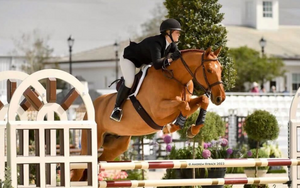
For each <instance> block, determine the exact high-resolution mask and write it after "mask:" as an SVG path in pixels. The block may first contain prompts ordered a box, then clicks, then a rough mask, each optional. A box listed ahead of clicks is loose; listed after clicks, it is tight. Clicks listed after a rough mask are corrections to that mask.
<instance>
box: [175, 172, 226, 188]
mask: <svg viewBox="0 0 300 188" xmlns="http://www.w3.org/2000/svg"><path fill="white" fill-rule="evenodd" d="M174 170H175V172H176V178H177V179H192V178H193V169H174ZM195 170H196V172H195V174H196V178H224V177H225V174H226V168H208V169H207V170H208V176H207V177H206V176H205V169H204V168H196V169H195ZM223 187H224V186H223V185H212V186H204V185H203V186H202V188H223Z"/></svg>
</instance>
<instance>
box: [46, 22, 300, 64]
mask: <svg viewBox="0 0 300 188" xmlns="http://www.w3.org/2000/svg"><path fill="white" fill-rule="evenodd" d="M226 29H227V31H228V34H227V39H228V42H227V46H228V47H229V48H238V47H241V46H248V47H249V48H253V49H255V50H257V51H261V46H260V45H259V40H260V39H261V38H262V37H264V39H265V40H266V41H267V44H266V47H265V53H266V54H269V55H275V56H278V57H282V58H295V59H299V58H300V51H299V50H298V47H299V45H300V26H280V27H279V29H278V30H272V31H265V30H257V29H254V28H250V27H242V26H226ZM128 44H129V40H126V41H123V42H120V47H119V52H121V51H123V49H124V48H125V47H126V46H127V45H128ZM89 60H90V61H97V60H98V61H100V60H108V61H109V60H111V61H114V60H115V49H114V45H113V44H112V45H107V46H101V47H99V48H94V49H91V50H87V51H83V52H80V53H76V54H73V55H72V61H87V62H88V61H89ZM50 62H69V56H66V57H63V58H58V59H53V60H51V61H50Z"/></svg>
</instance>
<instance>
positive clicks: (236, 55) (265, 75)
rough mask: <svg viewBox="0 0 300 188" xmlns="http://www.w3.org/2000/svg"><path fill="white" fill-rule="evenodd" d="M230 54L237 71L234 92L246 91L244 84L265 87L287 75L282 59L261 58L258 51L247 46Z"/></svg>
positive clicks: (235, 49)
mask: <svg viewBox="0 0 300 188" xmlns="http://www.w3.org/2000/svg"><path fill="white" fill-rule="evenodd" d="M229 53H230V55H231V57H232V58H233V60H234V62H235V69H236V71H237V79H236V87H235V88H234V89H233V90H232V91H240V92H242V91H245V86H244V84H245V83H247V82H250V83H252V82H258V83H260V84H261V85H263V84H264V83H265V82H266V81H271V80H272V79H274V78H276V77H278V76H283V75H284V73H285V70H284V69H283V67H284V63H283V62H282V60H281V59H280V58H276V57H268V56H266V55H264V56H263V57H261V56H260V53H259V52H258V51H256V50H254V49H251V48H248V47H247V46H243V47H240V48H233V49H230V51H229Z"/></svg>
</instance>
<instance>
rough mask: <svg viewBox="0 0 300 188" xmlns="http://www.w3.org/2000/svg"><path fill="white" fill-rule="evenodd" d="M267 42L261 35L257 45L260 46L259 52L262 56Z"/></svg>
mask: <svg viewBox="0 0 300 188" xmlns="http://www.w3.org/2000/svg"><path fill="white" fill-rule="evenodd" d="M266 44H267V41H266V40H265V39H264V37H261V39H260V41H259V45H260V47H261V54H262V56H264V54H265V46H266Z"/></svg>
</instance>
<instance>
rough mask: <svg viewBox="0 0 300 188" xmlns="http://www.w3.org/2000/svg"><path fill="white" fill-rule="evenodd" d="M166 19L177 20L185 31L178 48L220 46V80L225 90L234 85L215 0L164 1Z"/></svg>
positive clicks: (231, 66)
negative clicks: (166, 11) (166, 13)
mask: <svg viewBox="0 0 300 188" xmlns="http://www.w3.org/2000/svg"><path fill="white" fill-rule="evenodd" d="M164 5H165V6H166V8H167V10H168V16H167V17H169V18H175V19H177V20H178V21H179V22H180V23H181V26H182V29H183V31H184V32H182V33H181V36H180V44H179V48H180V49H189V48H197V49H203V50H205V49H207V48H209V47H212V48H213V49H214V50H215V49H217V48H219V47H220V46H222V51H221V54H220V55H219V57H218V58H219V61H220V63H221V64H222V66H223V72H222V74H223V75H222V80H223V82H224V83H225V84H224V86H225V89H227V90H228V89H230V88H233V87H234V85H235V78H236V71H235V69H234V64H233V61H232V59H231V58H230V57H229V54H228V47H226V43H227V36H226V34H227V31H226V28H225V27H224V26H222V25H221V21H222V20H223V19H224V14H223V13H220V12H219V11H220V8H221V5H220V4H219V3H218V0H189V1H186V0H166V1H165V2H164Z"/></svg>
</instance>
